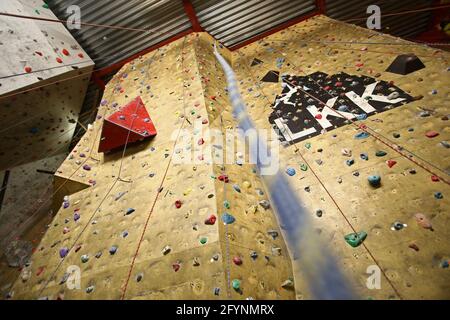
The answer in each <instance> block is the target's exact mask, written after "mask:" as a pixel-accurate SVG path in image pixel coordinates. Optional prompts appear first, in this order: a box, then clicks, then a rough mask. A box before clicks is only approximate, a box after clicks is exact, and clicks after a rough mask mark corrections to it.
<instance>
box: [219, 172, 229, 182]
mask: <svg viewBox="0 0 450 320" xmlns="http://www.w3.org/2000/svg"><path fill="white" fill-rule="evenodd" d="M219 180H220V181H223V182H225V183H228V182H229V181H230V180H229V179H228V176H227V175H224V174H222V175H220V176H219Z"/></svg>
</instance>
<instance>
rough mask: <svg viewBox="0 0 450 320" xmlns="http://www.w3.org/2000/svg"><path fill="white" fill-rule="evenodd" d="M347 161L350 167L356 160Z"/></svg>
mask: <svg viewBox="0 0 450 320" xmlns="http://www.w3.org/2000/svg"><path fill="white" fill-rule="evenodd" d="M345 163H346V164H347V165H348V166H349V167H350V166H351V165H353V164H354V163H355V160H353V159H348V160H346V161H345Z"/></svg>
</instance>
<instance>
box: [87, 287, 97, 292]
mask: <svg viewBox="0 0 450 320" xmlns="http://www.w3.org/2000/svg"><path fill="white" fill-rule="evenodd" d="M94 290H95V287H94V286H89V287H87V288H86V293H92V292H93V291H94Z"/></svg>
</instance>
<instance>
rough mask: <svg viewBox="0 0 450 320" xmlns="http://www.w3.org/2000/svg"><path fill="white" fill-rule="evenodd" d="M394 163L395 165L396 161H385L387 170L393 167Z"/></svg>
mask: <svg viewBox="0 0 450 320" xmlns="http://www.w3.org/2000/svg"><path fill="white" fill-rule="evenodd" d="M396 163H397V161H395V160H388V161H386V164H387V166H388V167H389V168H392V167H393V166H395V164H396Z"/></svg>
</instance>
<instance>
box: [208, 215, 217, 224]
mask: <svg viewBox="0 0 450 320" xmlns="http://www.w3.org/2000/svg"><path fill="white" fill-rule="evenodd" d="M216 220H217V217H216V216H215V215H213V214H212V215H210V216H209V218H208V219H206V220H205V224H207V225H210V226H212V225H214V224H215V223H216Z"/></svg>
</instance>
